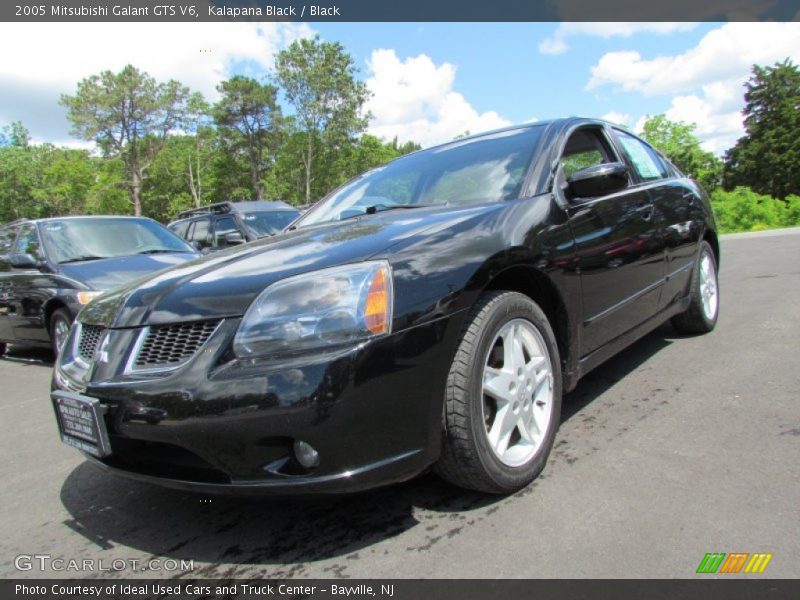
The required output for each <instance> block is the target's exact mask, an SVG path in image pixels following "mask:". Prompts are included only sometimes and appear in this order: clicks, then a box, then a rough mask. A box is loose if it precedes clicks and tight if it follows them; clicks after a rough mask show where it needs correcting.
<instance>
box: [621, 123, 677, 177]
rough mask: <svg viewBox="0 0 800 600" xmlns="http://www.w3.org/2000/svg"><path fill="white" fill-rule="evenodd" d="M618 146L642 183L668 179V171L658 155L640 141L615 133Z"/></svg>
mask: <svg viewBox="0 0 800 600" xmlns="http://www.w3.org/2000/svg"><path fill="white" fill-rule="evenodd" d="M615 133H616V135H617V140H618V141H619V145H620V146H621V147H622V151H623V152H624V153H625V156H626V157H627V158H628V161H629V162H630V163H631V164H632V165H633V168H634V170H635V171H636V173H637V174H638V175H639V178H640V179H641V180H642V181H654V180H656V179H664V178H665V177H669V170H668V169H667V166H666V165H665V164H664V162H663V161H662V160H661V157H659V156H658V153H657V152H656V151H655V150H653V149H652V148H651V147H650V146H648V145H647V144H645V143H644V142H642V141H641V140H640V139H638V138H635V137H633V136H632V135H630V134H627V133H625V132H623V131H615Z"/></svg>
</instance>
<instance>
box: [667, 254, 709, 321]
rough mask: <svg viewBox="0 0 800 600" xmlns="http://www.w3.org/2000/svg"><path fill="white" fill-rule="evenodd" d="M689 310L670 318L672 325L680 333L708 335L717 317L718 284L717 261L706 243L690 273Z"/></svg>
mask: <svg viewBox="0 0 800 600" xmlns="http://www.w3.org/2000/svg"><path fill="white" fill-rule="evenodd" d="M689 296H690V298H691V301H690V304H689V308H687V309H686V311H685V312H682V313H681V314H679V315H675V316H674V317H673V318H672V325H673V327H675V329H677V330H678V331H679V332H681V333H708V332H709V331H711V330H712V329H714V327H715V326H716V325H717V317H719V282H718V279H717V260H716V258H715V256H714V250H712V248H711V246H710V245H709V243H708V242H705V241H704V242H703V243H702V245H701V247H700V254H699V255H698V257H697V264H695V267H694V271H693V272H692V285H691V288H690V290H689Z"/></svg>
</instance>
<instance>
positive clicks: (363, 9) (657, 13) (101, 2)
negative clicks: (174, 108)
mask: <svg viewBox="0 0 800 600" xmlns="http://www.w3.org/2000/svg"><path fill="white" fill-rule="evenodd" d="M173 2H174V3H173ZM798 11H800V0H706V1H705V2H694V1H690V0H678V1H672V0H668V1H660V2H658V1H656V2H638V1H632V0H603V2H597V1H596V0H522V1H521V0H492V1H491V2H487V1H486V0H437V1H435V2H431V1H430V0H402V2H386V1H381V0H324V1H323V0H310V1H309V0H285V1H278V0H211V1H209V0H169V1H164V0H160V1H159V0H124V1H123V0H15V1H12V2H10V3H7V2H3V3H1V4H0V20H2V21H42V22H45V21H57V22H70V21H145V22H146V21H175V22H178V21H184V22H187V21H188V22H194V21H308V22H321V21H343V22H359V21H361V22H367V21H382V22H390V21H394V22H414V21H428V22H436V21H440V22H468V21H495V22H501V21H509V22H510V21H595V22H596V21H791V20H796V19H798V18H800V16H799V13H798Z"/></svg>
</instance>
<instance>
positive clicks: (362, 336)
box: [233, 261, 393, 358]
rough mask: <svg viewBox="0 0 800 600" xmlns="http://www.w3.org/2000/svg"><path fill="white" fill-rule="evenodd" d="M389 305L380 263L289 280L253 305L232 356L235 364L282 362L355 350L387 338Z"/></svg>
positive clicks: (388, 280)
mask: <svg viewBox="0 0 800 600" xmlns="http://www.w3.org/2000/svg"><path fill="white" fill-rule="evenodd" d="M392 300H393V289H392V271H391V269H390V268H389V264H388V263H387V262H386V261H371V262H364V263H359V264H353V265H344V266H341V267H333V268H329V269H323V270H320V271H313V272H311V273H304V274H303V275H297V276H295V277H289V278H287V279H284V280H282V281H278V282H276V283H274V284H272V285H270V286H269V287H268V288H266V289H265V290H264V291H263V292H261V294H260V295H259V296H258V297H257V298H256V299H255V300H254V301H253V303H252V304H251V305H250V308H248V309H247V312H246V313H245V315H244V318H243V319H242V322H241V323H240V324H239V330H238V331H237V333H236V337H235V338H234V342H233V351H234V353H235V354H236V356H238V357H240V358H250V357H256V356H258V357H275V356H281V357H287V356H296V355H299V354H304V353H307V352H310V351H319V350H325V349H330V350H333V349H336V348H342V347H345V346H351V345H354V344H358V343H361V342H363V341H366V340H369V339H371V338H374V337H377V336H380V335H385V334H388V333H391V328H392Z"/></svg>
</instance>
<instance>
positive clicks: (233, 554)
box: [61, 325, 675, 577]
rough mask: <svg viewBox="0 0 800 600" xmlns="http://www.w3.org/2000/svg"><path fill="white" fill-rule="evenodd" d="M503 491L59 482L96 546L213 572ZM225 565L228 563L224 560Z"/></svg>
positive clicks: (292, 564)
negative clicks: (253, 490)
mask: <svg viewBox="0 0 800 600" xmlns="http://www.w3.org/2000/svg"><path fill="white" fill-rule="evenodd" d="M674 337H675V333H674V331H673V330H672V328H671V327H669V326H668V325H667V326H664V327H662V328H659V329H657V330H656V331H654V332H653V333H651V334H650V335H648V336H646V337H645V338H643V339H642V340H640V341H638V342H637V343H636V344H634V345H633V346H630V347H629V348H628V349H626V350H624V351H623V352H621V353H620V354H618V355H617V356H615V357H614V358H612V359H611V360H609V361H608V362H607V363H605V364H604V366H603V367H602V369H598V370H597V371H595V372H594V373H591V374H589V375H587V377H586V378H584V379H583V380H582V381H581V382H580V383H579V385H578V387H577V388H576V389H575V390H574V391H573V392H571V393H570V394H568V395H567V396H566V397H565V400H564V406H563V420H565V421H566V420H569V419H570V418H572V417H573V416H575V415H576V414H577V413H579V412H580V410H581V409H582V408H583V407H585V406H586V405H587V404H589V403H590V402H592V401H593V400H594V399H595V398H597V397H598V396H600V395H601V394H603V393H604V392H605V391H606V390H608V389H609V387H611V386H612V385H613V384H614V383H616V382H617V381H619V380H620V379H622V378H623V377H625V376H626V375H627V374H629V373H630V372H632V371H633V370H635V369H637V368H638V367H639V366H640V365H642V364H643V363H644V362H646V361H647V360H648V359H649V358H650V357H651V356H653V355H654V354H655V353H657V352H658V351H659V350H661V349H662V348H664V347H666V346H668V345H669V344H670V343H671V339H672V338H674ZM534 485H535V484H534ZM529 490H530V488H529ZM529 490H526V491H529ZM526 491H523V492H521V493H526ZM503 500H504V497H499V496H487V495H484V494H478V493H474V492H468V491H464V490H460V489H458V488H455V487H453V486H450V485H448V484H446V483H444V482H443V481H441V480H440V479H438V478H437V477H436V476H434V475H432V474H425V475H423V476H421V477H418V478H416V479H414V480H412V481H409V482H406V483H403V484H399V485H394V486H391V487H387V488H383V489H378V490H374V491H369V492H363V493H359V494H354V495H344V496H325V497H296V498H235V497H225V496H214V497H208V496H203V495H199V494H193V493H189V492H181V491H175V490H168V489H162V488H159V487H156V486H151V485H148V484H144V483H139V482H134V481H130V480H127V479H124V478H118V477H114V476H113V475H111V474H108V473H106V472H104V471H101V470H99V469H97V468H96V467H94V466H93V465H91V464H90V463H88V462H84V463H82V464H81V465H79V466H78V467H76V468H75V469H74V470H73V471H72V472H71V473H70V474H69V476H68V477H67V479H66V481H65V482H64V484H63V486H62V488H61V501H62V504H63V506H64V507H65V509H66V510H67V512H68V513H69V515H70V518H69V519H68V520H66V521H64V525H65V526H67V527H69V528H70V529H72V530H73V531H75V532H77V533H79V534H80V535H82V536H84V537H85V538H86V539H87V540H89V541H90V542H91V543H93V544H95V545H97V546H98V547H99V548H101V549H111V548H114V547H115V546H117V545H119V546H123V547H129V548H135V549H138V550H140V551H143V552H145V553H147V554H150V555H152V556H160V557H167V558H173V559H176V560H194V561H197V562H200V563H208V565H204V566H203V567H201V568H199V569H196V570H195V571H193V572H192V573H191V575H192V576H219V577H225V576H234V575H235V576H240V577H241V576H258V577H297V576H302V575H303V573H304V572H305V570H306V565H307V564H308V563H311V562H314V561H319V560H324V559H331V558H336V557H345V558H346V559H348V560H353V559H358V558H360V557H362V556H363V555H365V554H369V553H372V552H375V549H374V548H373V546H374V545H375V544H377V543H379V542H381V541H383V540H386V539H389V538H393V537H396V536H399V535H401V534H402V533H404V532H406V531H409V530H411V529H413V528H416V527H423V528H424V529H425V531H426V533H427V532H432V533H430V534H429V535H426V536H420V537H422V538H425V539H427V540H428V541H429V542H430V543H433V542H432V541H431V540H435V539H437V538H436V536H447V535H450V533H449V532H452V531H457V530H458V527H460V526H463V525H464V524H465V523H469V522H470V521H471V520H476V519H480V518H481V513H480V511H478V509H482V508H486V507H489V508H490V510H492V509H491V506H492V505H493V504H495V503H499V502H501V501H503ZM475 511H478V512H475ZM465 515H466V517H465ZM415 539H416V538H415ZM422 549H424V547H422V546H421V547H419V548H414V547H409V548H405V549H404V551H413V550H422ZM220 565H227V566H226V567H225V568H223V567H221V566H220ZM229 565H236V567H235V569H233V570H230V568H229ZM340 567H341V565H340ZM341 568H343V567H341ZM331 569H332V572H331V575H332V576H336V575H341V573H338V572H337V571H336V565H334V566H333V567H331Z"/></svg>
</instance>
